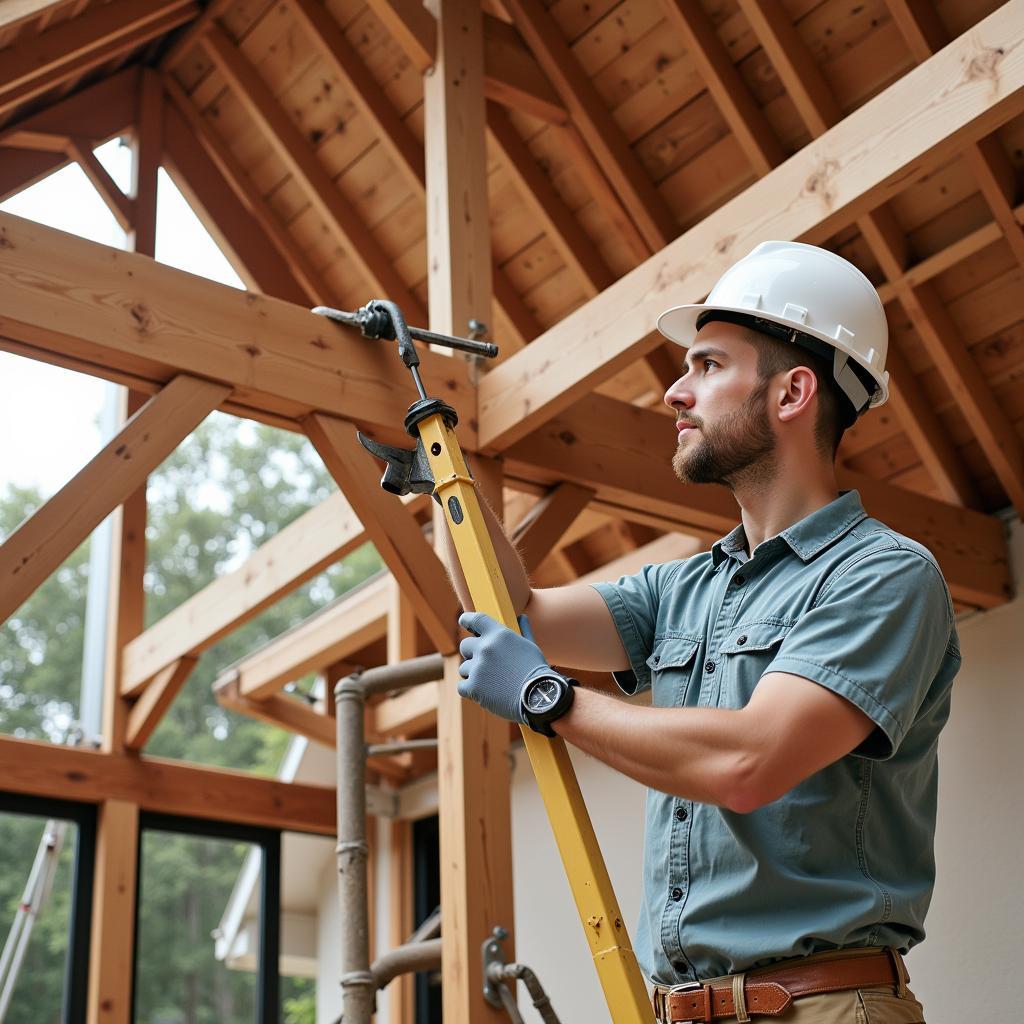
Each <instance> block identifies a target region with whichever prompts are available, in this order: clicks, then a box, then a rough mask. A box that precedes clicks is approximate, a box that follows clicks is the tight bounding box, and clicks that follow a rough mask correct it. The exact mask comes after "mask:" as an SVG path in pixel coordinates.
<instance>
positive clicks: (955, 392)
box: [899, 284, 1024, 515]
mask: <svg viewBox="0 0 1024 1024" xmlns="http://www.w3.org/2000/svg"><path fill="white" fill-rule="evenodd" d="M899 295H900V301H901V302H902V303H903V305H904V307H905V308H906V310H907V312H908V313H909V314H910V315H911V319H912V321H913V323H914V326H915V328H916V330H917V333H918V336H919V337H920V339H921V341H922V342H923V344H924V346H925V348H926V349H927V351H928V354H929V355H930V356H931V359H932V362H934V363H935V366H936V369H937V370H938V371H939V373H940V374H941V376H942V379H943V381H944V383H945V384H946V387H947V388H949V390H950V393H951V394H952V396H953V400H954V401H955V402H956V404H957V407H958V408H959V410H960V412H961V413H962V414H963V416H964V418H965V419H966V420H967V422H968V424H969V425H970V427H971V430H972V432H973V433H974V436H975V437H976V438H977V439H978V443H979V444H980V445H981V449H982V451H983V452H984V453H985V458H986V459H987V460H988V462H989V464H990V465H991V466H992V469H993V470H994V471H995V474H996V476H997V477H998V478H999V482H1000V484H1001V485H1002V487H1003V489H1004V490H1005V491H1006V494H1007V497H1008V498H1009V499H1010V502H1011V503H1012V504H1013V506H1014V508H1015V509H1016V510H1017V514H1018V515H1024V442H1022V440H1021V438H1020V435H1019V434H1018V433H1017V431H1016V429H1015V428H1014V426H1013V423H1012V422H1011V421H1010V419H1009V417H1008V416H1007V415H1006V413H1005V412H1004V411H1003V409H1002V407H1001V406H1000V405H999V403H998V402H997V400H996V398H995V395H994V394H993V392H992V388H991V387H990V386H989V384H988V382H987V381H986V380H985V378H984V376H982V373H981V370H980V369H979V368H978V364H977V363H976V362H975V361H974V358H973V357H972V356H971V354H970V352H969V351H968V350H967V346H966V345H965V344H964V343H963V340H962V339H961V338H960V336H959V332H958V330H957V328H956V325H955V324H954V323H953V321H952V319H951V318H950V315H949V313H948V312H947V310H946V307H945V305H944V304H943V302H942V300H941V299H940V298H939V296H938V293H937V292H936V291H935V289H934V286H933V285H931V284H924V285H920V286H919V287H917V288H909V287H906V288H902V289H900V292H899Z"/></svg>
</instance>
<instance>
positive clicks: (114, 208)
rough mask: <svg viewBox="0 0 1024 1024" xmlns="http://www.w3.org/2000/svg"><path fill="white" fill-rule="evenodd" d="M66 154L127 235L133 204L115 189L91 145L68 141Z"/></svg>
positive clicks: (133, 212)
mask: <svg viewBox="0 0 1024 1024" xmlns="http://www.w3.org/2000/svg"><path fill="white" fill-rule="evenodd" d="M67 154H68V156H69V157H71V159H72V160H74V161H75V163H77V164H78V166H79V167H81V168H82V171H83V172H84V173H85V176H86V177H87V178H88V179H89V181H90V182H91V183H92V187H93V188H94V189H96V191H97V192H98V193H99V196H100V199H102V200H103V202H104V203H105V204H106V207H107V209H108V210H109V211H110V213H111V216H113V218H114V220H116V221H117V224H118V227H120V229H121V230H122V231H124V232H125V234H128V233H129V232H130V231H131V230H132V224H133V222H134V219H135V203H134V202H133V201H132V200H131V199H129V198H128V196H126V195H125V194H124V193H123V192H122V191H121V190H120V189H119V188H118V187H117V183H116V182H115V181H114V179H113V178H112V177H111V176H110V174H109V173H108V171H107V169H106V168H105V167H104V166H103V164H101V163H100V162H99V160H97V159H96V154H95V153H93V151H92V143H91V142H89V141H87V140H86V139H76V138H72V139H68V141H67Z"/></svg>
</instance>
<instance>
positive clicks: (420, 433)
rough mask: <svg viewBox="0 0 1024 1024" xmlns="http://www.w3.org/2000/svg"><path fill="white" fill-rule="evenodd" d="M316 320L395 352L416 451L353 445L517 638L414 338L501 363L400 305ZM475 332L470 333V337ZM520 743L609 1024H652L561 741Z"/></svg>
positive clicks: (446, 419)
mask: <svg viewBox="0 0 1024 1024" xmlns="http://www.w3.org/2000/svg"><path fill="white" fill-rule="evenodd" d="M313 312H314V313H319V314H321V315H323V316H326V317H329V318H330V319H331V320H335V321H337V322H339V323H342V324H345V325H346V326H349V327H354V328H357V329H358V330H360V331H361V332H362V333H363V335H364V336H365V337H367V338H374V339H378V340H396V341H397V342H398V353H399V355H400V357H401V359H402V362H403V363H404V364H405V365H406V366H407V367H408V368H409V370H410V372H411V373H412V377H413V381H414V382H415V384H416V389H417V391H418V392H419V399H418V400H417V401H415V402H414V403H413V404H412V405H411V406H410V407H409V411H408V414H407V415H406V417H405V429H406V431H407V432H408V433H409V434H410V436H411V437H413V438H415V440H416V445H415V447H414V448H412V449H404V448H397V447H393V446H391V445H383V444H380V443H378V442H376V441H372V440H371V439H370V438H367V437H365V436H364V435H363V434H361V433H360V434H359V441H360V443H361V444H362V445H363V446H364V447H365V448H366V449H367V450H368V451H369V452H371V453H372V454H373V455H375V456H376V457H377V458H379V459H381V460H383V461H384V462H385V463H386V469H385V471H384V476H383V478H382V480H381V486H382V487H383V488H384V490H386V491H389V492H390V493H392V494H397V495H404V494H408V493H411V492H418V493H427V494H433V496H434V498H435V499H436V500H437V502H438V504H439V505H440V506H441V508H442V510H443V512H444V515H445V518H446V519H447V521H448V526H449V529H450V531H451V536H452V540H453V541H454V544H455V550H456V553H457V555H458V558H459V563H460V565H461V566H462V571H463V574H464V575H465V577H466V584H467V586H468V587H469V592H470V595H471V596H472V598H473V605H474V607H475V608H476V609H477V610H478V611H482V612H485V613H486V614H488V615H490V616H491V617H492V618H494V619H496V620H497V621H498V622H501V623H502V624H503V625H505V626H507V627H508V628H509V629H512V630H514V631H515V632H517V633H518V632H519V624H518V622H517V619H516V613H515V609H514V608H513V606H512V600H511V598H510V597H509V593H508V587H507V586H506V584H505V580H504V578H503V576H502V574H501V569H500V566H499V563H498V559H497V556H496V555H495V552H494V546H493V544H492V543H491V538H490V535H489V533H488V531H487V524H486V521H485V520H484V516H483V512H482V510H481V507H480V501H479V498H478V497H477V493H476V486H475V484H474V482H473V478H472V476H471V475H470V472H469V469H468V467H467V466H466V460H465V458H464V457H463V454H462V449H461V447H460V446H459V442H458V439H457V438H456V436H455V426H456V424H457V423H458V416H457V414H456V412H455V410H454V409H453V408H452V407H451V406H450V405H448V404H447V403H446V402H443V401H442V400H441V399H438V398H431V397H429V396H428V395H427V393H426V391H425V390H424V387H423V381H422V379H421V378H420V374H419V369H418V366H419V355H418V353H417V351H416V348H415V346H414V345H413V342H412V339H413V338H414V337H416V338H419V339H420V340H422V341H426V342H430V343H432V344H437V345H444V346H447V347H450V348H456V349H459V350H461V351H464V352H471V353H475V354H477V355H483V356H494V355H497V348H496V346H494V345H491V344H488V343H486V342H481V341H477V340H471V339H467V338H453V337H450V336H448V335H444V334H437V333H435V332H433V331H424V330H420V329H418V328H409V327H408V326H407V325H406V323H405V318H404V317H403V316H402V312H401V310H400V309H399V308H398V306H396V305H395V304H394V303H393V302H388V301H385V300H374V301H373V302H370V303H367V305H365V306H363V307H362V309H360V310H357V311H356V312H354V313H348V312H345V311H343V310H336V309H330V308H328V307H326V306H318V307H316V309H314V310H313ZM477 326H478V325H476V324H474V325H473V328H474V332H475V333H476V328H477ZM522 734H523V743H524V744H525V746H526V751H527V754H528V755H529V758H530V764H531V765H532V766H533V772H534V775H535V776H536V779H537V786H538V788H539V790H540V793H541V797H542V798H543V800H544V805H545V807H546V808H547V812H548V819H549V821H550V822H551V829H552V832H553V833H554V836H555V842H556V843H557V845H558V850H559V853H560V854H561V857H562V864H563V866H564V867H565V872H566V875H567V877H568V880H569V886H570V888H571V889H572V894H573V897H574V899H575V901H576V908H577V910H578V912H579V915H580V920H581V921H582V923H583V931H584V934H585V935H586V937H587V942H588V944H589V946H590V952H591V956H592V957H593V959H594V965H595V967H596V968H597V974H598V979H599V980H600V982H601V987H602V989H603V991H604V996H605V1000H606V1002H607V1004H608V1009H609V1012H610V1014H611V1018H612V1021H613V1022H614V1024H641V1022H643V1024H651V1022H652V1021H653V1020H654V1011H653V1008H652V1006H651V1002H650V999H649V997H648V995H647V987H646V985H645V984H644V979H643V976H642V974H641V973H640V967H639V965H638V964H637V961H636V955H635V954H634V952H633V948H632V946H631V945H630V942H629V936H628V934H627V932H626V926H625V924H624V923H623V920H622V912H621V911H620V909H619V905H618V903H617V901H616V899H615V893H614V891H613V890H612V884H611V879H610V878H609V876H608V869H607V868H606V866H605V863H604V858H603V856H602V855H601V848H600V847H599V846H598V842H597V836H596V835H595V833H594V827H593V824H592V823H591V821H590V815H589V814H588V813H587V808H586V804H585V803H584V801H583V794H582V793H581V792H580V787H579V782H578V781H577V779H576V773H575V771H574V770H573V767H572V762H571V761H570V760H569V752H568V750H567V749H566V746H565V741H564V740H562V739H561V738H560V737H557V736H556V737H555V738H553V739H549V738H548V737H546V736H541V735H540V734H539V733H535V732H533V730H531V729H528V728H525V727H522Z"/></svg>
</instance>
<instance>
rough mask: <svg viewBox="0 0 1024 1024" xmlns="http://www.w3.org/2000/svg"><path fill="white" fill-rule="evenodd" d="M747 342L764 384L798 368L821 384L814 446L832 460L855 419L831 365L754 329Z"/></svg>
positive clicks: (748, 331)
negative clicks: (755, 354)
mask: <svg viewBox="0 0 1024 1024" xmlns="http://www.w3.org/2000/svg"><path fill="white" fill-rule="evenodd" d="M744 331H745V334H746V337H747V341H748V342H749V343H750V344H751V345H753V346H754V348H755V349H756V350H757V375H758V377H759V378H760V379H761V380H762V381H766V380H767V379H768V378H769V377H774V376H775V374H777V373H784V372H785V371H786V370H792V369H793V368H794V367H797V366H806V367H807V368H808V369H809V370H810V371H811V372H812V373H813V374H814V376H815V377H816V378H817V381H818V414H817V418H816V419H815V421H814V441H815V446H816V447H817V449H818V451H819V452H821V454H822V455H830V456H831V457H832V458H833V459H834V458H835V457H836V452H838V451H839V442H840V441H842V439H843V434H845V433H846V429H847V427H849V426H851V425H852V423H853V422H854V420H855V418H856V416H855V414H854V413H853V410H852V407H851V406H850V403H849V402H848V401H847V399H846V397H845V396H844V395H843V394H842V393H841V392H840V390H839V385H838V383H836V379H835V376H834V375H833V373H832V363H831V361H830V360H828V359H826V358H825V357H824V356H821V355H818V354H817V353H816V352H812V351H811V350H810V349H807V348H804V347H803V346H802V345H796V344H794V343H793V342H791V341H781V340H779V339H778V338H773V337H771V336H770V335H768V334H762V333H761V332H760V331H757V330H755V329H754V328H752V327H746V328H744Z"/></svg>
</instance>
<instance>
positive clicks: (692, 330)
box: [657, 303, 889, 408]
mask: <svg viewBox="0 0 1024 1024" xmlns="http://www.w3.org/2000/svg"><path fill="white" fill-rule="evenodd" d="M705 310H717V311H720V312H723V313H739V314H742V315H744V316H757V317H759V318H760V319H762V320H770V321H771V322H772V323H775V324H779V325H780V326H782V327H788V328H790V329H793V330H799V331H801V332H802V333H803V334H808V335H810V336H811V337H812V338H817V339H818V340H819V341H823V342H824V343H825V344H826V345H829V346H831V347H832V348H837V349H839V351H841V352H844V353H845V354H846V355H848V356H849V357H850V358H851V359H853V360H855V361H856V362H857V363H858V365H860V366H862V367H863V368H864V369H865V370H867V371H868V373H869V374H871V377H872V378H873V380H874V381H875V383H876V384H877V385H878V391H877V392H876V393H875V395H874V397H873V398H872V400H871V408H874V407H875V406H878V405H882V404H883V403H885V402H886V401H887V400H888V398H889V374H888V373H886V372H883V373H882V374H879V373H878V372H877V371H876V370H875V369H874V367H872V366H869V365H866V364H865V363H864V362H863V360H862V359H861V358H860V355H859V353H858V352H856V351H855V350H853V349H852V348H849V347H848V346H846V345H843V344H842V343H841V342H837V341H836V339H835V338H830V337H829V336H828V335H826V334H822V333H821V332H819V331H815V330H813V329H812V328H809V327H806V326H804V325H802V324H801V325H797V324H794V323H791V322H790V321H788V320H785V319H783V318H782V317H780V316H774V315H772V314H771V313H769V312H766V311H762V310H757V311H756V312H753V311H752V310H750V309H748V308H745V307H742V306H724V305H720V304H718V303H713V304H711V303H693V304H691V305H687V306H673V307H672V308H671V309H666V310H665V312H664V313H662V314H661V316H659V317H658V324H657V326H658V331H659V332H660V333H661V334H663V335H664V336H665V337H666V338H668V340H669V341H674V342H675V343H676V344H677V345H682V346H683V348H689V347H690V346H691V345H692V344H693V343H694V341H695V339H696V336H697V318H698V317H699V316H700V314H701V313H703V312H704V311H705Z"/></svg>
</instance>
